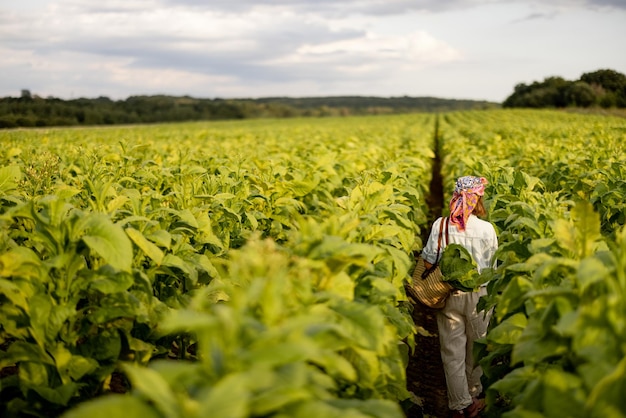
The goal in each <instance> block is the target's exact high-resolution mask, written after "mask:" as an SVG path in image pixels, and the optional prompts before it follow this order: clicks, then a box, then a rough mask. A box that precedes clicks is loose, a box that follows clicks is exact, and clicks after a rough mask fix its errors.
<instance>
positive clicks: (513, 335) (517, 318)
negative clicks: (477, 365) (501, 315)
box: [487, 312, 528, 344]
mask: <svg viewBox="0 0 626 418" xmlns="http://www.w3.org/2000/svg"><path fill="white" fill-rule="evenodd" d="M527 323H528V320H527V318H526V315H524V314H523V313H521V312H520V313H517V314H515V315H513V316H510V317H509V318H507V319H505V320H504V321H502V323H500V324H498V325H497V326H496V327H495V328H493V329H492V330H490V331H489V333H488V334H487V340H488V341H490V342H494V343H496V344H515V343H516V342H517V341H518V340H519V338H520V336H521V335H522V332H523V331H524V328H525V327H526V324H527Z"/></svg>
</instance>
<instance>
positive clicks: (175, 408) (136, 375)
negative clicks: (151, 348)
mask: <svg viewBox="0 0 626 418" xmlns="http://www.w3.org/2000/svg"><path fill="white" fill-rule="evenodd" d="M122 368H123V370H124V372H125V373H126V374H127V376H128V378H129V379H130V382H131V386H132V389H133V391H136V392H138V393H140V394H141V395H143V396H144V397H145V398H147V399H149V400H150V401H151V402H152V403H153V404H154V405H155V407H156V409H158V410H159V412H161V414H163V416H165V417H166V418H178V417H180V416H181V409H180V405H179V403H178V401H177V400H176V396H175V395H174V392H173V391H172V388H171V387H170V386H169V385H168V384H167V382H166V381H165V379H163V377H162V376H161V375H160V374H159V373H157V372H156V371H154V370H152V369H149V368H147V367H139V366H136V365H134V364H129V363H125V364H123V365H122Z"/></svg>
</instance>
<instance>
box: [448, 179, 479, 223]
mask: <svg viewBox="0 0 626 418" xmlns="http://www.w3.org/2000/svg"><path fill="white" fill-rule="evenodd" d="M486 184H487V179H486V178H484V177H475V176H464V177H459V178H458V179H457V181H456V185H455V187H454V193H453V194H452V199H451V200H450V222H451V223H453V224H455V225H456V226H457V228H458V229H459V230H461V231H464V230H465V225H466V223H467V218H469V216H470V215H471V214H472V213H473V214H475V215H477V216H485V215H486V214H487V211H486V210H485V206H484V205H483V199H482V196H483V195H484V194H485V185H486Z"/></svg>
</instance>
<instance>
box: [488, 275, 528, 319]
mask: <svg viewBox="0 0 626 418" xmlns="http://www.w3.org/2000/svg"><path fill="white" fill-rule="evenodd" d="M532 289H533V284H532V282H531V281H530V280H529V279H527V278H525V277H523V276H515V277H513V278H511V280H510V281H509V283H508V284H507V286H506V287H505V288H504V291H503V292H502V295H501V296H500V299H499V301H498V306H497V309H496V310H495V315H496V318H498V320H499V321H502V319H504V318H506V317H507V316H508V315H510V314H512V313H514V312H516V311H517V310H518V309H519V308H520V307H521V306H523V304H524V303H525V301H526V299H527V298H528V296H527V293H528V292H529V291H531V290H532Z"/></svg>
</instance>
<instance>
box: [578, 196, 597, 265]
mask: <svg viewBox="0 0 626 418" xmlns="http://www.w3.org/2000/svg"><path fill="white" fill-rule="evenodd" d="M572 219H573V220H574V223H575V225H576V231H577V235H578V239H579V241H580V252H579V257H580V258H581V259H582V258H585V257H588V256H590V255H591V254H593V252H594V249H595V247H596V245H597V242H598V241H599V240H600V239H602V234H601V232H600V215H598V214H597V213H596V212H595V211H594V209H593V205H592V204H591V203H589V202H587V201H582V202H579V203H577V204H576V206H575V207H574V209H572Z"/></svg>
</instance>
